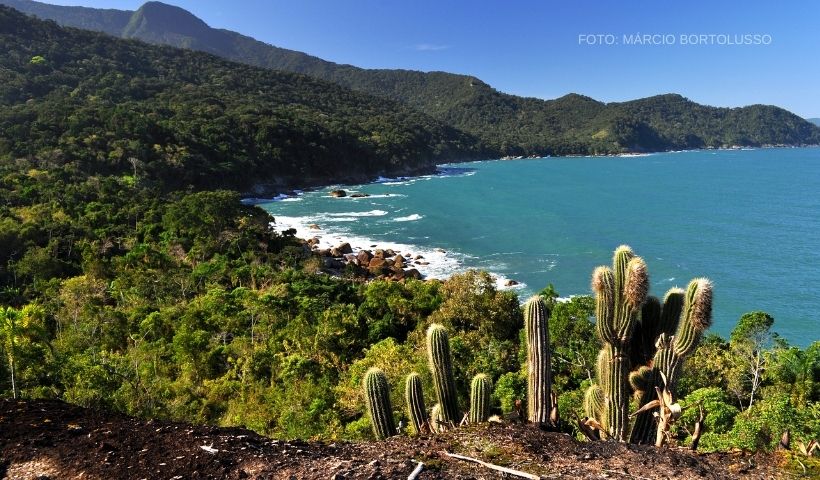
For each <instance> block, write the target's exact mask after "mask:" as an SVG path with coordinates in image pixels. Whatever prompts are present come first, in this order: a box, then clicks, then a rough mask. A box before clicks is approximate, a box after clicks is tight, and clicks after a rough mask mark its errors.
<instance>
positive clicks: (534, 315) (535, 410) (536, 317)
mask: <svg viewBox="0 0 820 480" xmlns="http://www.w3.org/2000/svg"><path fill="white" fill-rule="evenodd" d="M549 317H550V311H549V309H548V308H547V306H546V304H545V303H544V299H543V298H541V297H540V296H537V295H536V296H534V297H532V298H530V299H529V300H528V301H527V304H526V305H525V306H524V328H525V330H526V335H527V420H529V421H530V422H533V423H537V424H546V423H549V421H550V411H551V410H552V402H551V397H550V393H551V392H552V374H551V372H550V332H549Z"/></svg>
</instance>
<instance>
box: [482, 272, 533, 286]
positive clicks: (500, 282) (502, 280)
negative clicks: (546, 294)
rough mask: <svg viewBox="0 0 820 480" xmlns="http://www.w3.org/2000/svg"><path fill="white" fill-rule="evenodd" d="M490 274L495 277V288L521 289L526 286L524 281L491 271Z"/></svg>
mask: <svg viewBox="0 0 820 480" xmlns="http://www.w3.org/2000/svg"><path fill="white" fill-rule="evenodd" d="M491 275H492V276H493V278H494V279H495V288H497V289H499V290H523V289H525V288H527V284H526V283H524V282H516V281H513V280H512V279H510V278H508V277H505V276H504V275H499V274H497V273H492V274H491Z"/></svg>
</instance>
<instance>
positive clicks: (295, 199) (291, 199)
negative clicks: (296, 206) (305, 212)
mask: <svg viewBox="0 0 820 480" xmlns="http://www.w3.org/2000/svg"><path fill="white" fill-rule="evenodd" d="M281 201H283V202H300V201H302V197H288V198H283V199H282V200H281Z"/></svg>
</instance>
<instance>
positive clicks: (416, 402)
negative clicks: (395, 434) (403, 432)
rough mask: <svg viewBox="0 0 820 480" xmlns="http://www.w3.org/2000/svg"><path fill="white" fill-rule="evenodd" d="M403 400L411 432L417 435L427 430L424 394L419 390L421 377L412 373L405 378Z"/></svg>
mask: <svg viewBox="0 0 820 480" xmlns="http://www.w3.org/2000/svg"><path fill="white" fill-rule="evenodd" d="M404 399H405V401H407V413H408V415H409V416H410V423H412V424H413V430H414V431H415V432H416V433H417V434H419V433H423V432H424V431H425V429H426V428H427V410H426V409H425V408H424V394H423V392H422V389H421V377H420V376H419V374H418V373H416V372H413V373H411V374H410V375H408V376H407V381H406V383H405V387H404Z"/></svg>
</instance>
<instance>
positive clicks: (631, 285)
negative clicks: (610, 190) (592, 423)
mask: <svg viewBox="0 0 820 480" xmlns="http://www.w3.org/2000/svg"><path fill="white" fill-rule="evenodd" d="M592 289H593V291H594V292H595V297H596V308H595V316H596V317H597V323H596V328H597V332H598V336H599V337H600V339H601V341H602V342H603V343H604V349H603V350H605V351H606V353H605V354H604V355H603V356H599V365H600V364H601V362H602V361H603V362H604V363H607V364H608V365H606V368H604V370H605V371H599V372H598V376H599V381H600V383H601V388H602V389H603V392H604V413H603V415H602V418H600V419H597V420H598V421H599V422H600V423H601V425H602V427H603V429H604V432H603V433H604V434H605V435H606V436H607V437H609V438H611V439H613V440H617V441H623V440H626V438H627V435H628V433H629V432H628V429H629V397H628V394H629V389H628V385H627V384H628V375H629V371H630V360H629V344H630V341H631V338H632V334H633V331H634V329H635V326H636V325H637V323H638V319H639V316H640V312H641V307H642V306H643V304H644V301H645V300H646V295H647V292H648V290H649V274H648V273H647V269H646V264H645V263H644V261H643V259H641V258H640V257H637V256H635V254H634V253H633V252H632V249H630V248H629V247H628V246H626V245H622V246H620V247H618V248H617V249H616V250H615V256H614V261H613V268H612V269H610V268H609V267H598V268H596V269H595V271H594V272H593V275H592Z"/></svg>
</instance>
